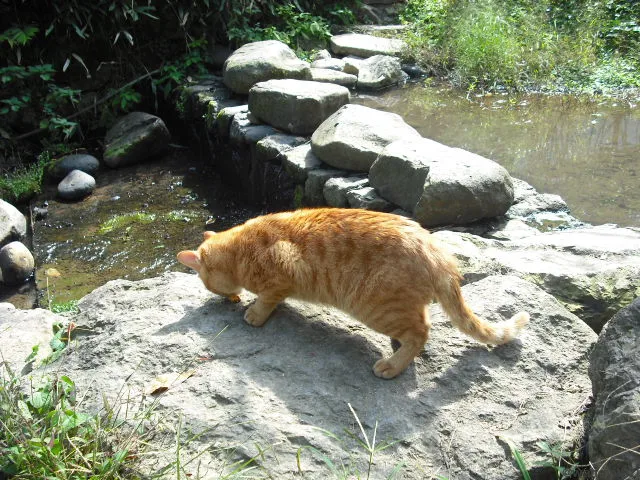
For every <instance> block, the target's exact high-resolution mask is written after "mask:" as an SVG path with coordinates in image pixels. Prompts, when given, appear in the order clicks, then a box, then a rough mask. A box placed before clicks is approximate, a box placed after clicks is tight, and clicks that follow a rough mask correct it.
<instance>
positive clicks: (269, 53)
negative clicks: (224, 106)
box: [222, 40, 311, 95]
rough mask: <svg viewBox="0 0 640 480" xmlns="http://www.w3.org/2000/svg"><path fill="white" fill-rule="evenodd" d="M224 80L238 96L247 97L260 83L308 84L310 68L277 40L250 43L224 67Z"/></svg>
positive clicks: (239, 49)
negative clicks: (296, 81)
mask: <svg viewBox="0 0 640 480" xmlns="http://www.w3.org/2000/svg"><path fill="white" fill-rule="evenodd" d="M222 77H223V79H224V83H225V85H226V86H227V87H229V88H230V89H231V90H233V91H234V92H235V93H241V94H245V95H246V94H247V93H249V90H251V87H253V86H254V85H255V84H256V83H258V82H264V81H267V80H273V79H279V78H296V79H299V80H309V79H310V78H311V71H310V67H309V64H308V63H307V62H304V61H302V60H300V59H299V58H298V57H297V56H296V54H295V52H294V51H293V50H291V48H289V47H288V46H287V45H285V44H284V43H282V42H279V41H277V40H265V41H262V42H254V43H247V44H246V45H243V46H242V47H240V48H238V49H237V50H236V51H234V52H233V53H232V54H231V55H230V56H229V58H228V59H227V61H226V62H225V63H224V68H223V71H222Z"/></svg>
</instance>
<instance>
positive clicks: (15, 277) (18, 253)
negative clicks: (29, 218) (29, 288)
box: [0, 241, 35, 285]
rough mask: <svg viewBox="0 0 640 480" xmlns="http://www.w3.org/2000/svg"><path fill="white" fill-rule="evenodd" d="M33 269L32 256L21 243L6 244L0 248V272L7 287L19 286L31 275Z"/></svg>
mask: <svg viewBox="0 0 640 480" xmlns="http://www.w3.org/2000/svg"><path fill="white" fill-rule="evenodd" d="M34 267H35V262H34V260H33V255H32V254H31V252H30V251H29V249H28V248H27V247H25V245H24V244H23V243H21V242H17V241H16V242H11V243H7V244H6V245H5V246H4V247H2V248H0V272H2V281H3V282H4V283H6V284H7V285H20V284H21V283H24V282H25V281H26V280H27V279H28V278H29V277H30V276H31V275H32V274H33V269H34Z"/></svg>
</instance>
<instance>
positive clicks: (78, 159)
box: [50, 153, 100, 180]
mask: <svg viewBox="0 0 640 480" xmlns="http://www.w3.org/2000/svg"><path fill="white" fill-rule="evenodd" d="M99 168H100V162H99V161H98V159H97V158H96V157H94V156H93V155H87V154H86V153H78V154H73V155H65V156H64V157H62V158H60V159H59V160H58V161H57V162H55V164H54V165H53V167H52V168H51V169H50V173H51V176H52V177H53V178H54V179H55V180H62V179H63V178H64V177H66V176H67V175H68V174H69V173H71V172H72V171H73V170H81V171H83V172H84V173H87V174H89V175H91V176H95V174H96V173H97V171H98V169H99Z"/></svg>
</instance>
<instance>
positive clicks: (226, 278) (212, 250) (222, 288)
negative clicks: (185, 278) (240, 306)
mask: <svg viewBox="0 0 640 480" xmlns="http://www.w3.org/2000/svg"><path fill="white" fill-rule="evenodd" d="M213 235H214V234H213V232H205V234H204V238H205V241H204V242H203V243H202V245H200V247H198V250H183V251H182V252H180V253H178V261H179V262H180V263H182V264H183V265H186V266H187V267H189V268H191V269H193V270H195V271H196V272H198V275H199V276H200V279H201V280H202V283H204V286H205V287H207V289H208V290H210V291H212V292H213V293H215V294H217V295H222V296H223V297H227V298H228V299H229V300H231V301H232V302H239V301H240V297H239V296H238V294H239V293H240V292H241V291H242V287H240V286H238V285H236V283H235V282H234V281H233V278H232V276H231V274H230V273H229V272H230V271H231V270H232V269H231V268H230V267H232V266H231V265H228V263H229V259H228V258H227V255H225V254H224V253H223V252H221V251H219V250H217V249H216V245H215V242H212V241H208V240H209V239H211V238H212V237H213Z"/></svg>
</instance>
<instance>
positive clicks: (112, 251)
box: [33, 151, 259, 307]
mask: <svg viewBox="0 0 640 480" xmlns="http://www.w3.org/2000/svg"><path fill="white" fill-rule="evenodd" d="M96 181H97V188H96V190H95V191H94V193H93V194H92V195H91V196H89V197H87V198H85V199H84V200H83V201H81V202H77V203H66V202H61V201H58V200H57V199H56V198H55V190H54V189H53V187H52V188H50V189H48V190H47V191H46V192H45V193H44V194H43V195H42V196H41V197H40V198H39V200H38V201H37V202H35V204H36V205H37V204H42V203H43V202H44V201H45V200H47V201H48V211H49V213H48V215H47V217H46V218H44V219H41V220H37V221H35V222H34V226H33V230H34V240H33V243H34V255H35V258H36V264H37V268H36V279H37V287H38V290H39V291H40V292H41V295H40V305H41V306H44V307H46V306H47V304H48V303H49V300H50V299H51V300H52V301H53V302H57V303H64V302H67V301H69V300H76V299H79V298H81V297H82V296H84V295H86V294H87V293H89V292H91V291H92V290H93V289H95V288H96V287H98V286H100V285H103V284H105V283H106V282H108V281H109V280H114V279H119V278H124V279H128V280H139V279H142V278H148V277H153V276H156V275H160V274H162V273H164V272H167V271H188V269H187V268H186V267H183V266H182V265H180V264H179V263H178V262H177V261H176V253H177V252H178V251H179V250H182V249H187V248H188V249H193V248H195V247H197V246H198V245H199V244H200V242H201V241H202V232H203V231H204V230H205V229H207V228H208V229H210V230H224V229H227V228H230V227H231V226H234V225H237V224H239V223H242V222H244V221H245V220H247V219H248V218H250V217H252V216H255V215H258V214H259V212H258V211H257V209H253V208H250V207H248V206H246V205H245V204H243V203H242V201H241V200H240V199H239V198H238V195H237V194H236V192H234V191H232V190H230V189H229V188H226V187H225V186H223V185H222V182H221V181H220V179H219V178H218V176H217V175H216V174H215V173H214V172H212V171H211V170H210V169H209V168H208V167H206V166H205V165H204V164H202V163H201V162H200V161H199V160H197V159H196V158H194V157H193V155H192V154H190V153H189V152H187V151H176V152H173V153H172V154H170V155H167V156H166V157H164V158H162V159H158V160H156V161H154V162H149V163H144V164H140V165H136V166H132V167H127V168H121V169H118V170H103V171H101V172H99V174H98V175H96ZM49 269H55V271H56V272H58V273H59V276H58V273H56V272H53V275H51V273H52V271H51V270H49ZM47 273H49V275H47ZM47 292H48V293H47Z"/></svg>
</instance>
